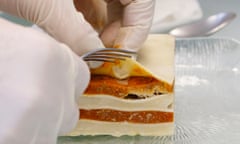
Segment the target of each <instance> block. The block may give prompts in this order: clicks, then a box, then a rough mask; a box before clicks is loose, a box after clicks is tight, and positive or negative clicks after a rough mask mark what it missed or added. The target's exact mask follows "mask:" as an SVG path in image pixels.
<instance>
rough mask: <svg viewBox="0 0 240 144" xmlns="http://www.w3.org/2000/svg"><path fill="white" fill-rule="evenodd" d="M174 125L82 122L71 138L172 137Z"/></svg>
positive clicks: (70, 134) (71, 134) (171, 123)
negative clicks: (79, 136)
mask: <svg viewBox="0 0 240 144" xmlns="http://www.w3.org/2000/svg"><path fill="white" fill-rule="evenodd" d="M173 132H174V123H173V122H170V123H160V124H133V123H127V122H114V123H113V122H99V121H94V120H80V121H79V122H78V124H77V127H76V128H75V130H74V131H72V132H71V133H69V134H68V135H69V136H78V135H99V134H101V135H112V136H122V135H131V136H134V135H142V136H163V135H172V134H173Z"/></svg>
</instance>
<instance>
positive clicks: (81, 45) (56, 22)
mask: <svg viewBox="0 0 240 144" xmlns="http://www.w3.org/2000/svg"><path fill="white" fill-rule="evenodd" d="M0 10H2V11H5V12H8V13H10V14H13V15H16V16H19V17H22V18H24V19H26V20H29V21H31V22H33V23H35V24H37V25H38V26H40V27H41V28H42V29H44V30H45V31H46V32H47V33H49V34H50V35H51V36H53V37H54V38H55V39H57V40H58V41H60V42H63V43H65V44H67V45H68V46H69V47H70V48H72V50H73V51H74V52H76V53H77V54H78V55H82V54H83V53H85V52H88V51H91V50H93V49H96V48H103V47H104V45H103V44H102V41H101V40H100V39H99V36H98V34H97V32H96V31H95V30H94V29H93V28H92V26H91V25H90V24H89V23H88V22H86V21H85V19H84V17H83V15H82V14H81V13H78V12H77V11H76V9H75V6H74V4H73V1H72V0H0Z"/></svg>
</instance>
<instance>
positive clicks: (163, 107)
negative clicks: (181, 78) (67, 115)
mask: <svg viewBox="0 0 240 144" xmlns="http://www.w3.org/2000/svg"><path fill="white" fill-rule="evenodd" d="M173 101H174V97H173V94H164V95H159V96H154V97H151V98H146V99H138V100H129V99H120V98H116V97H113V96H107V95H97V96H93V95H92V96H86V95H83V96H81V97H80V98H79V101H78V105H79V108H80V109H114V110H121V111H147V110H157V111H163V112H173V107H172V105H173Z"/></svg>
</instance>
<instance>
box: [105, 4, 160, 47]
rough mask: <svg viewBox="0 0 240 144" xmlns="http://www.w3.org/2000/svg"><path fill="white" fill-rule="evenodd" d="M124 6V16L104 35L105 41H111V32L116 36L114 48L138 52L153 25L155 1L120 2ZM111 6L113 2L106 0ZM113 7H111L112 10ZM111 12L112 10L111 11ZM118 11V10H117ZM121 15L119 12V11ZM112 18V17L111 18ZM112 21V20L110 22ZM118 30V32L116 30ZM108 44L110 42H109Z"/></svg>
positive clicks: (115, 21)
mask: <svg viewBox="0 0 240 144" xmlns="http://www.w3.org/2000/svg"><path fill="white" fill-rule="evenodd" d="M119 1H120V3H121V4H122V6H123V7H124V8H123V11H122V15H120V16H119V18H121V19H118V20H116V17H115V20H112V21H114V22H113V23H112V24H111V25H110V26H109V27H108V28H107V29H106V30H105V31H104V33H103V34H102V40H103V41H110V40H109V39H112V40H113V38H111V37H109V31H112V35H114V42H113V46H114V47H121V48H125V49H130V50H135V51H136V50H138V49H139V48H140V46H141V44H142V43H143V42H144V41H145V39H146V37H147V35H148V33H149V30H150V27H151V25H152V19H153V13H154V3H155V1H154V0H119ZM106 2H107V3H108V4H109V5H110V4H111V3H113V2H116V1H113V0H106ZM110 8H111V7H109V9H110ZM109 11H111V10H109ZM115 11H116V9H115ZM118 13H119V11H118ZM111 17H112V16H110V18H111ZM110 21H111V20H110ZM116 29H118V30H116ZM106 39H107V40H106ZM107 43H108V42H107Z"/></svg>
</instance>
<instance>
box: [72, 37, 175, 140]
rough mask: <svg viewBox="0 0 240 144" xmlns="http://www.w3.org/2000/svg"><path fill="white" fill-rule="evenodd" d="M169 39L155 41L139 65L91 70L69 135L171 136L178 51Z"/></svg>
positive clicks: (143, 50) (131, 62)
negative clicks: (175, 64)
mask: <svg viewBox="0 0 240 144" xmlns="http://www.w3.org/2000/svg"><path fill="white" fill-rule="evenodd" d="M174 44H175V40H174V38H173V37H171V36H169V35H150V36H149V37H148V39H147V40H146V42H145V43H144V44H143V47H142V48H141V50H140V51H139V54H138V55H139V58H138V59H137V61H136V60H134V59H131V58H128V59H126V60H125V61H121V60H117V61H116V62H115V63H111V62H105V63H104V64H103V65H101V66H100V67H98V68H94V69H91V80H90V83H89V85H88V87H87V89H86V90H85V92H84V94H83V95H82V96H81V97H80V99H79V111H80V117H79V122H78V125H77V127H76V129H75V130H74V131H73V132H71V133H70V134H69V135H71V136H76V135H113V136H121V135H143V136H162V135H171V134H173V130H174V110H173V103H174V48H175V45H174Z"/></svg>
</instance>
